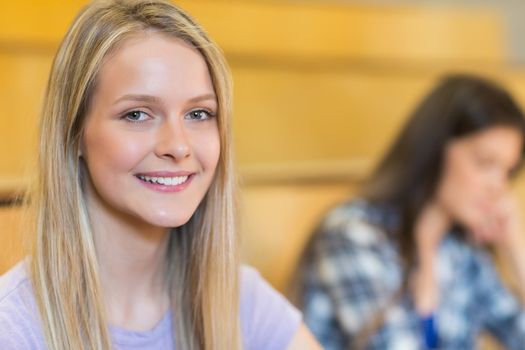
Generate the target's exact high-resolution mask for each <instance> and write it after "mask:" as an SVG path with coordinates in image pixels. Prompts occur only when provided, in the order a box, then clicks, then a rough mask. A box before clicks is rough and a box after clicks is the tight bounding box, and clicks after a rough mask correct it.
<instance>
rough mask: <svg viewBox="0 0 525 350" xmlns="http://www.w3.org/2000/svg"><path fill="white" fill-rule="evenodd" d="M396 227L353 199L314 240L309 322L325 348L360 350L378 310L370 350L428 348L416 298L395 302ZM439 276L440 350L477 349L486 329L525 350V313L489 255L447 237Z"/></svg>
mask: <svg viewBox="0 0 525 350" xmlns="http://www.w3.org/2000/svg"><path fill="white" fill-rule="evenodd" d="M396 221H397V218H396V215H395V213H393V212H392V211H390V212H389V211H388V210H384V209H383V210H381V209H379V208H378V207H373V206H371V205H369V204H367V203H366V202H364V201H354V202H351V203H348V204H345V205H342V206H340V207H338V208H336V209H334V210H333V211H331V212H330V213H329V215H328V216H327V217H326V219H325V220H324V222H323V224H322V225H321V229H320V230H319V231H318V233H317V234H316V236H315V237H314V241H313V245H312V247H311V248H312V250H311V251H310V253H311V255H310V259H309V262H308V263H307V265H306V268H305V270H304V271H303V281H302V282H303V286H304V287H305V294H304V304H303V308H304V317H305V322H306V323H307V325H308V326H309V327H310V328H311V330H312V331H313V333H314V334H315V335H316V337H317V338H318V339H319V341H320V342H321V343H322V344H323V346H324V347H325V348H326V349H327V350H332V349H334V350H335V349H353V348H356V338H357V336H358V335H359V334H361V333H360V332H362V327H363V325H366V324H368V323H369V322H370V320H371V319H372V318H374V316H375V315H377V313H378V311H382V312H384V322H383V323H382V325H381V326H380V327H379V328H378V329H377V331H376V332H375V333H374V334H372V335H371V337H370V338H369V339H368V343H367V347H366V348H367V349H392V350H411V349H425V345H424V337H423V329H422V325H421V317H420V316H419V315H418V313H417V312H416V310H415V308H414V305H413V303H412V300H411V298H410V296H409V295H403V296H401V297H400V298H398V299H396V300H397V301H396V302H394V303H390V304H389V302H390V301H391V300H392V296H393V295H394V294H395V293H396V292H397V291H398V290H399V288H400V285H401V282H402V272H401V267H400V263H399V255H398V252H397V250H396V247H395V245H394V243H393V241H392V240H390V239H388V238H387V236H386V232H387V230H388V229H391V228H393V227H395V225H396ZM524 253H525V252H524ZM436 277H437V279H438V285H439V298H440V299H439V305H438V306H437V308H436V310H435V312H434V316H435V322H436V325H437V332H438V335H439V340H440V347H439V348H440V349H458V350H459V349H461V350H464V349H474V348H476V339H477V338H478V337H477V336H478V335H479V334H480V332H483V331H487V332H489V333H491V334H492V335H493V336H495V337H496V338H497V339H499V340H500V341H501V342H502V343H503V344H504V345H505V346H506V347H507V348H508V349H525V312H524V310H523V309H522V306H521V305H520V304H519V303H518V301H517V300H516V298H515V297H514V296H513V295H512V294H511V293H510V292H509V291H508V290H507V289H506V288H505V287H504V286H503V285H502V283H501V281H500V279H499V277H498V275H497V273H496V271H495V269H494V266H493V263H492V260H491V259H490V257H489V256H488V255H487V254H486V252H484V251H482V250H481V249H478V248H475V247H473V246H471V245H469V244H467V243H466V242H464V241H463V240H461V239H460V238H457V237H456V236H455V235H452V234H449V235H447V236H446V238H445V239H443V241H442V243H441V245H440V247H439V250H438V260H437V271H436ZM387 304H388V305H387Z"/></svg>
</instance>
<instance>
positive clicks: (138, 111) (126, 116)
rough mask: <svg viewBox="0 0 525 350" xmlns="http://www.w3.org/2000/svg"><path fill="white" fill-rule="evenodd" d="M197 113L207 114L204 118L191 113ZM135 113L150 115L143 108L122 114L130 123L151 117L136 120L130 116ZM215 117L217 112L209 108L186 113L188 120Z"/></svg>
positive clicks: (203, 119) (142, 121) (141, 121)
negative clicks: (193, 116) (195, 116)
mask: <svg viewBox="0 0 525 350" xmlns="http://www.w3.org/2000/svg"><path fill="white" fill-rule="evenodd" d="M195 113H199V114H200V113H204V114H206V116H205V117H204V118H202V119H200V118H192V117H191V115H192V114H195ZM133 114H140V115H141V116H142V115H144V116H146V117H149V115H148V113H146V112H144V111H141V110H133V111H129V112H127V113H125V114H124V115H123V116H122V119H125V120H126V121H128V122H130V123H144V122H146V121H148V120H149V119H150V118H146V119H144V120H134V119H130V116H131V115H133ZM214 117H215V113H213V112H211V111H209V110H206V109H195V110H193V111H190V112H188V113H187V114H186V115H184V119H187V120H196V121H205V120H209V119H211V118H214Z"/></svg>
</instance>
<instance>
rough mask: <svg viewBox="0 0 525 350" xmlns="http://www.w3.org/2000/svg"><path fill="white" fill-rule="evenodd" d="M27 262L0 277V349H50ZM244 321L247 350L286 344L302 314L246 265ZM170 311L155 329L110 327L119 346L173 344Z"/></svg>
mask: <svg viewBox="0 0 525 350" xmlns="http://www.w3.org/2000/svg"><path fill="white" fill-rule="evenodd" d="M25 266H26V265H25V263H24V262H21V263H19V264H17V265H16V266H15V267H13V268H12V269H11V270H10V271H8V272H7V273H6V274H5V275H3V276H1V277H0V349H16V350H18V349H31V350H39V349H45V348H46V346H45V343H44V337H43V332H42V328H41V324H40V319H39V314H38V311H37V308H36V304H35V300H34V297H33V293H32V289H31V284H30V282H29V279H28V276H27V273H26V267H25ZM240 278H241V300H240V320H241V330H242V337H243V344H244V348H245V349H246V350H263V349H268V350H279V349H286V348H287V346H288V344H289V343H290V341H291V340H292V337H293V335H294V334H295V332H296V331H297V330H298V328H299V325H300V323H301V314H300V313H299V312H298V311H297V310H296V309H295V308H294V307H293V306H291V305H290V304H289V303H288V301H286V299H285V298H284V297H283V296H281V295H280V294H279V293H278V292H277V291H275V290H274V289H273V288H272V287H271V286H270V285H269V284H268V283H267V282H266V281H265V280H264V279H263V278H262V277H261V276H260V275H259V273H258V272H257V271H256V270H255V269H253V268H251V267H246V266H243V267H242V268H241V276H240ZM170 316H171V314H170V313H167V314H166V315H165V316H164V317H163V318H162V320H160V321H159V323H158V324H157V325H156V326H155V327H154V328H153V329H151V330H149V331H145V332H136V331H129V330H125V329H120V328H117V327H113V326H110V333H111V337H112V340H113V346H114V348H115V349H118V350H128V349H129V350H132V349H133V350H143V349H156V350H157V349H159V350H162V349H174V348H175V346H174V344H173V340H172V338H173V336H172V324H171V317H170Z"/></svg>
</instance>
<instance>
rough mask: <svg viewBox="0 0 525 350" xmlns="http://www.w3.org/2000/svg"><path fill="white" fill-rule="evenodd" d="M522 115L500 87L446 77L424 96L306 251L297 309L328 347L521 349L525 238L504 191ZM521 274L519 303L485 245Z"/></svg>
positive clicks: (518, 149)
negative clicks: (481, 340)
mask: <svg viewBox="0 0 525 350" xmlns="http://www.w3.org/2000/svg"><path fill="white" fill-rule="evenodd" d="M524 140H525V121H524V116H523V114H522V112H521V110H520V109H519V107H518V106H517V104H516V103H515V102H514V100H513V99H512V98H511V96H509V94H508V93H507V92H506V91H505V90H503V89H502V88H500V87H498V86H496V85H494V84H493V83H491V82H489V81H487V80H484V79H480V78H477V77H473V76H462V75H456V76H448V77H446V78H444V79H443V80H442V81H441V83H440V84H439V85H438V86H437V87H436V88H435V89H434V90H433V91H432V92H431V93H430V94H429V95H428V97H426V98H425V99H424V101H423V102H422V103H421V104H420V106H419V107H418V108H417V109H416V111H415V113H414V114H413V115H412V116H411V118H410V119H409V120H408V122H407V124H406V126H405V127H404V129H403V130H402V132H401V133H400V135H399V136H398V138H397V140H396V141H395V142H394V144H393V146H392V147H391V149H390V150H389V152H388V153H387V154H386V156H385V157H384V159H383V160H382V161H381V162H380V163H379V166H378V168H377V170H376V171H375V173H374V174H373V175H372V177H371V178H370V179H369V181H368V182H367V183H366V185H365V187H364V190H363V192H362V194H361V196H360V198H359V199H353V200H351V201H349V202H348V203H345V204H342V205H340V206H338V207H337V208H335V209H333V210H332V211H331V212H330V213H329V214H328V215H327V216H326V217H325V218H324V220H323V221H322V223H321V224H320V226H319V227H318V229H317V230H316V232H315V233H314V235H313V237H312V238H311V241H310V242H309V245H308V246H307V249H306V253H305V255H304V259H303V261H302V264H301V270H300V279H301V284H302V294H301V303H302V307H303V309H304V312H305V319H306V323H307V325H308V326H309V327H310V328H311V329H312V330H313V332H314V334H315V335H316V336H317V337H318V339H319V340H320V341H321V343H322V344H323V345H324V346H325V347H326V348H327V349H329V350H330V349H350V348H352V349H354V348H356V349H360V348H367V349H400V350H410V349H433V348H439V349H472V348H475V344H476V339H477V336H478V335H479V334H480V333H481V332H482V331H488V332H490V333H491V334H493V335H494V336H495V337H496V338H498V339H499V340H500V341H501V342H502V343H503V344H505V345H506V346H507V347H508V348H509V349H523V346H524V344H525V312H524V311H523V307H522V303H521V301H523V299H524V298H523V297H524V296H525V236H524V232H523V231H522V227H521V225H520V223H519V218H518V211H517V209H516V205H515V203H514V201H513V200H512V198H511V197H510V196H509V193H508V189H507V185H508V183H509V179H510V178H511V177H512V176H513V175H515V174H516V171H517V170H518V168H519V167H520V165H521V162H522V160H523V157H524ZM487 246H490V247H498V249H501V250H502V251H503V252H504V254H505V255H506V256H508V258H509V261H510V263H511V266H512V267H513V269H514V272H515V273H516V276H517V280H518V286H519V294H520V295H521V301H520V299H517V298H516V297H515V296H514V295H513V294H512V293H510V292H509V291H508V290H507V289H506V288H505V287H504V286H503V285H502V283H501V281H500V278H499V277H498V274H497V273H496V271H495V269H494V264H493V261H492V260H491V258H490V255H489V254H488V253H487V251H486V249H485V247H487Z"/></svg>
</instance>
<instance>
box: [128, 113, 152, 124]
mask: <svg viewBox="0 0 525 350" xmlns="http://www.w3.org/2000/svg"><path fill="white" fill-rule="evenodd" d="M135 113H137V114H141V115H145V116H147V117H149V115H148V113H146V112H144V111H141V110H133V111H129V112H127V113H125V114H124V115H123V116H122V118H123V119H125V120H126V121H128V122H130V123H144V122H146V121H148V120H149V118H147V119H144V120H133V119H130V118H129V117H130V116H131V115H132V114H135Z"/></svg>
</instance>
